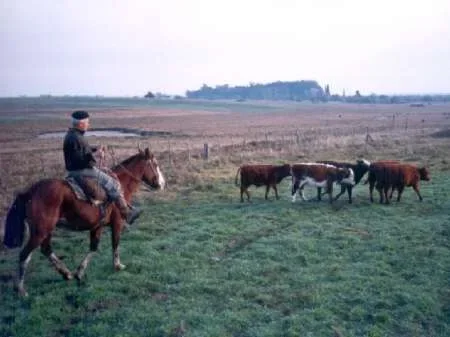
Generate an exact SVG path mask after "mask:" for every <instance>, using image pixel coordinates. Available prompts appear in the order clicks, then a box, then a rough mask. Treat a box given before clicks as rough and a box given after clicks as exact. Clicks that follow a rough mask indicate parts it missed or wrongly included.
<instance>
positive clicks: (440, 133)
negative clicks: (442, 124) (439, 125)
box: [430, 129, 450, 138]
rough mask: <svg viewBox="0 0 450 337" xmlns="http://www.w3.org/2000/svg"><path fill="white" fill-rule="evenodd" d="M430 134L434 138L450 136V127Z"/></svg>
mask: <svg viewBox="0 0 450 337" xmlns="http://www.w3.org/2000/svg"><path fill="white" fill-rule="evenodd" d="M430 136H431V137H434V138H450V129H447V130H441V131H438V132H435V133H432V134H431V135H430Z"/></svg>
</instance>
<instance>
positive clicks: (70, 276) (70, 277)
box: [63, 272, 73, 281]
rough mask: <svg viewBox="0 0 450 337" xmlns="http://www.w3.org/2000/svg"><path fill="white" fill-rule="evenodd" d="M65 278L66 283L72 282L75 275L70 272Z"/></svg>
mask: <svg viewBox="0 0 450 337" xmlns="http://www.w3.org/2000/svg"><path fill="white" fill-rule="evenodd" d="M63 278H64V280H66V281H70V280H71V279H73V275H72V273H70V272H69V273H66V274H64V275H63Z"/></svg>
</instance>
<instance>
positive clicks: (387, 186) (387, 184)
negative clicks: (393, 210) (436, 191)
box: [368, 161, 431, 204]
mask: <svg viewBox="0 0 450 337" xmlns="http://www.w3.org/2000/svg"><path fill="white" fill-rule="evenodd" d="M420 180H424V181H429V180H431V178H430V172H429V170H428V169H427V168H426V167H420V168H419V167H417V166H415V165H412V164H406V163H401V162H397V161H378V162H374V163H372V164H371V165H370V168H369V178H368V181H369V184H370V185H369V191H370V201H371V202H373V188H374V186H375V188H376V189H377V191H378V192H379V194H380V204H382V203H386V204H389V202H390V199H391V198H392V194H393V192H394V190H397V191H398V195H397V202H398V201H400V199H401V196H402V193H403V190H404V189H405V187H409V186H411V187H412V188H413V189H414V191H415V192H416V194H417V196H418V197H419V200H420V201H422V200H423V198H422V195H421V194H420V190H419V182H420ZM375 184H376V185H375ZM389 191H390V192H391V193H390V195H389V196H388V192H389Z"/></svg>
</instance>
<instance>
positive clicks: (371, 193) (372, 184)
mask: <svg viewBox="0 0 450 337" xmlns="http://www.w3.org/2000/svg"><path fill="white" fill-rule="evenodd" d="M374 187H375V181H374V180H369V195H370V202H373V189H374Z"/></svg>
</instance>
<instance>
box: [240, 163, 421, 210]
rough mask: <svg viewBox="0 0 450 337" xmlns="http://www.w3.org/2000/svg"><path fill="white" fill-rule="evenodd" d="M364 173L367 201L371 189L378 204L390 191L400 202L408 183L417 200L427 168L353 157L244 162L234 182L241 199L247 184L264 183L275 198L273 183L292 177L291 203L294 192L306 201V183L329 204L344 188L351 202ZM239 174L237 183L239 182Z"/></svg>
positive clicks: (385, 201) (387, 200)
mask: <svg viewBox="0 0 450 337" xmlns="http://www.w3.org/2000/svg"><path fill="white" fill-rule="evenodd" d="M366 173H368V178H367V180H366V181H365V184H367V183H369V193H370V201H371V202H373V189H374V188H376V189H377V191H378V192H379V193H380V203H386V204H388V203H389V202H390V200H391V199H392V195H393V192H394V190H397V193H398V194H397V201H400V198H401V195H402V193H403V190H404V189H405V187H408V186H411V187H412V188H413V189H414V191H415V192H416V193H417V195H418V197H419V200H420V201H422V195H421V194H420V191H419V182H420V180H426V181H429V180H430V173H429V170H428V169H427V168H425V167H420V168H419V167H417V166H415V165H412V164H407V163H402V162H399V161H393V160H383V161H376V162H373V163H370V162H368V161H367V160H363V159H360V160H357V161H356V163H347V162H335V161H319V162H315V163H300V164H292V165H291V164H283V165H265V164H248V165H242V166H241V167H239V169H238V171H237V173H236V178H235V182H236V185H237V186H240V189H241V202H243V201H244V193H245V194H246V195H247V200H248V201H250V193H249V191H248V188H249V187H250V186H251V185H255V186H257V187H258V186H265V187H266V194H265V198H266V199H267V196H268V193H269V190H270V188H271V187H272V188H273V189H274V191H275V197H276V198H277V199H279V196H278V189H277V185H278V184H279V183H280V182H281V181H282V180H283V179H284V178H286V177H288V176H291V177H292V191H291V195H292V202H295V199H296V195H297V192H298V193H299V194H300V196H301V198H302V200H306V198H305V195H304V192H303V189H304V188H305V187H306V186H313V187H317V199H318V200H321V197H322V188H324V189H325V192H324V194H325V193H327V194H328V196H329V201H330V203H331V202H333V200H337V199H338V198H339V197H340V196H341V195H342V194H344V193H345V191H347V193H348V201H349V203H352V190H353V187H354V186H355V185H356V184H358V183H359V182H360V181H361V179H362V178H363V176H364V175H365V174H366ZM239 174H240V184H239ZM334 183H337V184H339V185H340V187H341V191H340V192H339V194H337V195H336V197H335V198H334V199H333V184H334Z"/></svg>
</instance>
